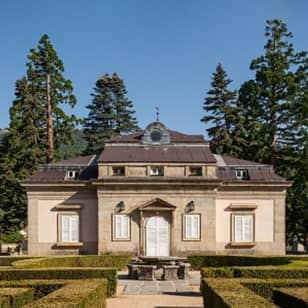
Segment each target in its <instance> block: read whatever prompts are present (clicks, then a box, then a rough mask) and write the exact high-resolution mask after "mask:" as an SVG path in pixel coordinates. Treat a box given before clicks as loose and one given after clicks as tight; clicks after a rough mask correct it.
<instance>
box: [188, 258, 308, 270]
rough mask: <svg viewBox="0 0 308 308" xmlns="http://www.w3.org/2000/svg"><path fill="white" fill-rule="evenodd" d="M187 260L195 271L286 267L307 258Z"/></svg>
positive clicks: (307, 259)
mask: <svg viewBox="0 0 308 308" xmlns="http://www.w3.org/2000/svg"><path fill="white" fill-rule="evenodd" d="M187 259H188V262H189V263H190V264H191V267H192V268H193V269H195V270H200V269H201V268H202V267H223V266H264V265H287V264H291V263H292V261H293V260H297V261H302V262H304V261H308V257H289V256H282V257H279V256H278V257H277V256H276V257H275V256H224V255H214V256H211V255H196V256H189V257H187Z"/></svg>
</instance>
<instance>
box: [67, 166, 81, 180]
mask: <svg viewBox="0 0 308 308" xmlns="http://www.w3.org/2000/svg"><path fill="white" fill-rule="evenodd" d="M70 173H72V176H70V175H69V174H70ZM79 175H80V171H79V170H75V169H67V170H66V176H65V178H66V179H67V180H76V179H77V178H78V177H79Z"/></svg>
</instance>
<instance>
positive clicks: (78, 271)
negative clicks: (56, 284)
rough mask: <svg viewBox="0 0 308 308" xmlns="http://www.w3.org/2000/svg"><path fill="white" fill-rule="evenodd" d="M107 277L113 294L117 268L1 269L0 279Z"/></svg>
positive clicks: (110, 294)
mask: <svg viewBox="0 0 308 308" xmlns="http://www.w3.org/2000/svg"><path fill="white" fill-rule="evenodd" d="M92 278H105V279H107V281H108V284H107V296H112V295H114V294H115V292H116V288H117V269H115V268H91V267H88V268H87V267H84V268H61V269H60V268H37V269H36V268H34V269H3V270H1V269H0V280H23V279H92Z"/></svg>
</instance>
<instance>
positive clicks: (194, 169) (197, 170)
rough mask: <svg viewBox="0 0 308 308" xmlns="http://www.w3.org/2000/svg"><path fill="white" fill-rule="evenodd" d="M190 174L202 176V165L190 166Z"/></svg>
mask: <svg viewBox="0 0 308 308" xmlns="http://www.w3.org/2000/svg"><path fill="white" fill-rule="evenodd" d="M189 175H190V176H202V167H190V168H189Z"/></svg>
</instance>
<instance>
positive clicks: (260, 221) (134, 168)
mask: <svg viewBox="0 0 308 308" xmlns="http://www.w3.org/2000/svg"><path fill="white" fill-rule="evenodd" d="M23 185H24V187H25V188H26V191H27V196H28V237H29V239H28V240H29V254H31V255H50V254H83V253H84V254H106V253H110V254H113V253H114V254H118V253H126V254H127V253H128V254H132V255H148V256H168V255H178V256H185V255H189V254H196V253H197V254H200V253H203V254H205V253H207V254H260V255H263V254H268V255H277V254H278V255H281V254H284V253H285V196H286V189H287V188H288V187H289V186H290V185H291V183H290V182H287V181H286V180H285V179H283V178H281V177H279V176H278V175H276V174H275V173H274V171H273V168H272V166H270V165H264V164H258V163H255V162H251V161H245V160H239V159H235V158H231V157H228V156H223V155H215V154H213V153H212V152H211V151H210V148H209V144H208V143H207V142H206V141H205V140H204V138H203V136H202V135H186V134H182V133H179V132H175V131H172V130H169V129H167V128H166V127H165V125H163V124H162V123H160V122H153V123H151V124H150V125H148V126H147V127H146V129H145V130H144V131H141V132H137V133H134V134H130V135H125V136H117V137H115V138H113V139H112V140H111V141H110V142H109V143H108V144H106V146H105V148H104V150H103V151H102V153H101V154H99V155H92V156H85V157H78V158H76V159H70V160H64V161H60V162H58V163H53V164H48V165H42V166H41V167H40V170H39V171H38V172H37V173H36V174H34V175H33V176H31V177H30V178H28V179H27V180H26V181H25V182H24V184H23Z"/></svg>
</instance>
